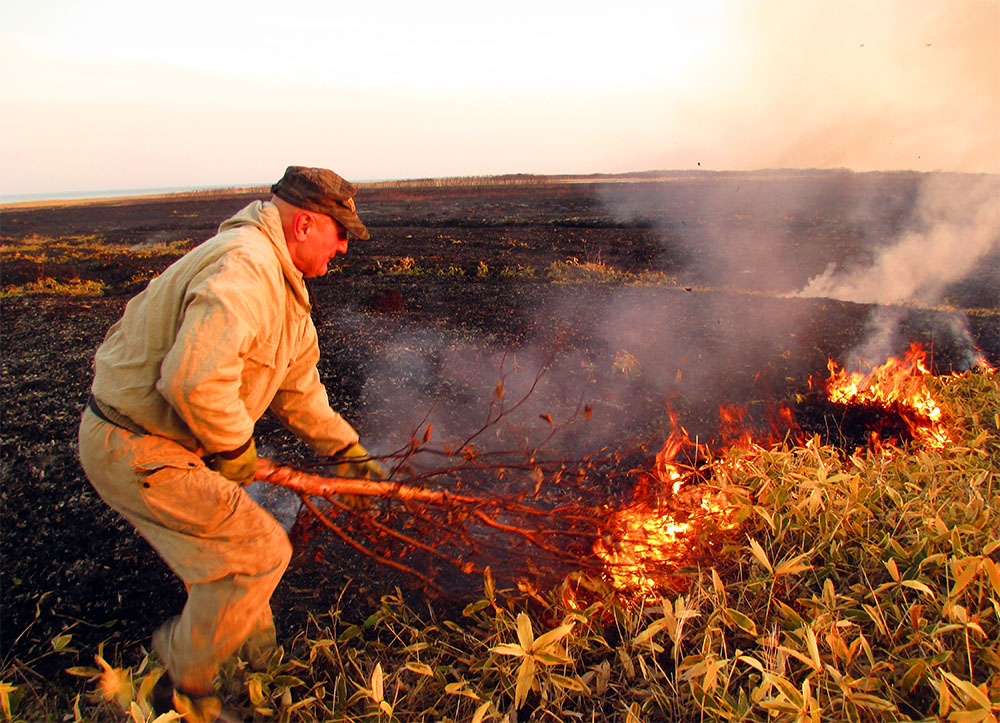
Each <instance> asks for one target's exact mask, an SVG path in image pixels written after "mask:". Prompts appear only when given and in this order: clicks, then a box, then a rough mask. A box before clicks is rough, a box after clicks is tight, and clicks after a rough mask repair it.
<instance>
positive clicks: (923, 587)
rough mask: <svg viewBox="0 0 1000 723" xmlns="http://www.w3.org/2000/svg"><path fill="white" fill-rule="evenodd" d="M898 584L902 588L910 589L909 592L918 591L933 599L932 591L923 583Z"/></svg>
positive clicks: (904, 582) (915, 581) (911, 581)
mask: <svg viewBox="0 0 1000 723" xmlns="http://www.w3.org/2000/svg"><path fill="white" fill-rule="evenodd" d="M900 584H901V585H902V586H903V587H908V588H910V589H911V590H918V591H920V592H922V593H924V594H925V595H927V596H928V597H930V598H932V599H933V597H934V591H933V590H931V589H930V588H929V587H928V586H927V585H925V584H924V583H922V582H920V581H919V580H903V582H901V583H900Z"/></svg>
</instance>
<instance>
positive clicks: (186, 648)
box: [80, 166, 384, 721]
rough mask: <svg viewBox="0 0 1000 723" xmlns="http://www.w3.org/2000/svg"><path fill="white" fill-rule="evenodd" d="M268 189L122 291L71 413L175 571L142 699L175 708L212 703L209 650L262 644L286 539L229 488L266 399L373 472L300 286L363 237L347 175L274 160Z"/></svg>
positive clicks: (218, 659)
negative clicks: (331, 390)
mask: <svg viewBox="0 0 1000 723" xmlns="http://www.w3.org/2000/svg"><path fill="white" fill-rule="evenodd" d="M271 193H272V196H271V199H270V201H269V202H261V201H256V202H254V203H251V204H250V205H249V206H247V207H246V208H244V209H243V210H242V211H240V212H239V213H237V214H236V215H235V216H233V217H232V218H230V219H229V220H227V221H225V222H224V223H223V224H222V225H221V226H220V227H219V232H218V234H217V235H216V236H214V237H213V238H211V239H209V240H208V241H206V242H205V243H203V244H201V245H200V246H198V247H197V248H195V249H193V250H192V251H190V252H189V253H187V254H186V255H185V256H184V257H183V258H181V259H179V260H178V261H176V262H175V263H174V264H172V265H171V266H170V267H169V268H168V269H167V270H166V271H164V272H163V274H161V275H160V276H159V277H157V278H156V279H154V280H153V281H151V282H150V283H149V286H148V287H147V288H146V289H145V290H144V291H143V292H142V293H140V294H139V295H138V296H136V297H135V298H133V299H132V300H131V301H130V302H129V303H128V305H127V306H126V307H125V313H124V315H123V316H122V318H121V319H120V320H119V321H118V322H117V323H115V324H114V325H113V326H112V327H111V329H110V330H109V331H108V334H107V336H106V337H105V339H104V342H103V343H102V344H101V346H100V348H99V349H98V350H97V354H96V357H95V363H94V366H95V374H94V383H93V387H92V391H93V396H92V397H91V400H90V402H89V404H88V407H87V410H86V411H85V412H84V415H83V419H82V421H81V423H80V459H81V462H82V465H83V468H84V470H85V472H86V473H87V477H88V478H89V479H90V481H91V483H92V484H93V486H94V488H95V489H96V490H97V492H98V494H100V496H101V498H102V499H104V501H105V502H107V504H109V505H110V506H111V507H113V508H114V509H116V510H118V511H119V512H120V513H121V514H122V515H123V516H124V517H125V518H126V519H127V520H128V521H129V522H130V523H132V525H134V526H135V528H136V529H137V530H138V531H139V532H140V533H141V534H142V535H143V536H144V537H145V538H146V539H147V540H148V541H149V542H150V544H151V545H152V546H153V547H154V548H155V549H156V551H157V552H158V553H159V554H160V555H161V556H162V557H163V559H164V560H165V561H166V562H167V563H168V564H169V565H170V567H171V568H172V569H173V570H174V572H176V573H177V575H178V576H179V577H180V578H181V579H182V580H183V581H184V584H185V585H186V587H187V590H188V599H187V603H186V604H185V606H184V610H183V612H182V613H181V614H180V615H179V616H177V617H176V618H173V619H172V620H170V621H168V622H167V623H165V624H164V625H163V626H162V627H160V628H159V629H158V630H157V631H156V632H155V633H154V634H153V649H154V651H155V652H156V654H157V655H158V656H159V658H160V659H161V660H162V661H163V663H164V664H165V666H166V669H167V673H168V674H169V677H167V676H166V675H165V676H164V677H163V678H162V679H161V681H160V684H159V685H158V686H157V690H156V695H154V705H155V706H156V707H157V708H158V711H157V712H162V711H163V710H164V709H165V710H169V709H170V708H174V709H176V710H178V711H179V712H181V713H183V714H184V715H185V717H186V718H187V719H188V720H191V721H198V720H214V719H216V718H217V717H218V716H219V714H220V709H221V702H220V701H219V700H218V698H216V697H215V696H214V694H213V680H214V678H215V675H216V673H217V672H218V669H219V667H220V665H221V664H222V662H223V661H225V660H226V659H227V658H228V657H230V656H231V655H233V654H234V653H237V652H238V651H239V652H241V653H242V654H244V655H247V656H250V657H252V656H257V657H258V658H259V657H261V656H263V655H264V654H266V653H267V652H268V651H269V650H270V649H273V647H274V643H275V632H274V623H273V620H272V618H271V610H270V605H269V601H270V598H271V593H272V592H273V591H274V589H275V587H276V586H277V584H278V581H279V580H280V578H281V575H282V573H283V572H284V570H285V567H286V566H287V565H288V561H289V558H290V557H291V545H290V543H289V541H288V537H287V535H286V534H285V532H284V530H283V529H282V528H281V526H280V525H278V523H277V522H276V521H275V520H274V518H273V517H272V516H271V515H270V514H269V513H267V512H266V511H265V510H263V509H262V508H261V507H260V506H258V505H257V504H256V503H255V502H253V500H251V499H250V497H249V496H248V495H247V494H246V492H245V491H244V490H243V489H242V487H243V486H244V485H247V484H249V483H250V482H252V481H253V479H254V472H255V466H256V460H257V452H256V446H255V444H254V439H253V429H254V423H255V422H256V421H257V420H258V419H259V418H260V417H261V416H262V415H263V413H264V411H265V410H266V409H270V410H271V411H272V412H274V413H275V414H276V415H278V417H279V418H280V420H281V421H282V423H283V424H284V425H285V426H286V427H288V429H290V430H291V431H292V432H293V433H294V434H295V435H296V436H297V437H298V438H299V439H301V440H303V441H304V442H305V443H307V444H308V445H309V446H310V447H311V448H312V450H313V451H314V452H315V453H316V454H319V455H336V459H337V461H338V463H340V464H341V466H340V467H339V468H338V473H339V474H341V475H343V476H354V477H378V478H382V477H383V476H384V475H383V473H382V469H381V466H380V465H379V464H378V463H377V462H375V461H373V460H372V459H371V458H370V457H369V455H368V453H367V452H366V451H365V449H364V447H362V446H361V444H359V442H358V435H357V433H356V432H355V431H354V430H353V429H352V428H351V426H350V425H349V424H348V423H347V422H346V421H344V419H343V418H341V416H340V415H339V414H337V413H336V412H335V411H333V409H332V408H331V407H330V404H329V401H328V399H327V394H326V390H325V389H324V387H323V385H322V383H321V382H320V379H319V373H318V371H317V368H316V363H317V361H318V359H319V347H318V342H317V335H316V328H315V326H314V325H313V321H312V318H311V317H310V315H309V312H310V304H309V298H308V293H307V290H306V284H305V277H313V276H319V275H321V274H325V273H326V271H327V268H328V265H329V263H330V262H331V261H332V260H333V259H334V257H335V256H336V255H337V254H343V253H346V252H347V236H348V233H350V234H352V235H353V236H354V237H355V238H357V239H360V240H366V239H368V230H367V229H366V228H365V226H364V224H363V223H362V222H361V219H360V218H358V215H357V213H356V210H355V206H354V199H353V197H354V194H355V188H354V186H353V185H351V184H350V183H348V182H347V181H345V180H344V179H343V178H341V177H340V176H338V175H337V174H335V173H333V172H332V171H329V170H326V169H321V168H304V167H301V166H290V167H289V168H288V169H287V170H286V172H285V175H284V176H283V177H282V178H281V180H280V181H278V182H277V183H276V184H274V186H272V187H271ZM241 646H242V650H241Z"/></svg>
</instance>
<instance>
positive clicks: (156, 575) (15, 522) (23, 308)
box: [0, 172, 1000, 675]
mask: <svg viewBox="0 0 1000 723" xmlns="http://www.w3.org/2000/svg"><path fill="white" fill-rule="evenodd" d="M984 189H985V190H984ZM996 190H997V184H996V179H994V178H982V177H977V178H968V177H944V178H939V177H934V176H927V175H921V174H851V173H847V172H843V173H840V172H828V173H806V172H802V173H794V172H790V173H771V174H692V175H683V176H677V177H673V178H669V179H650V178H640V177H634V178H630V179H627V180H623V179H616V180H615V181H609V180H606V181H602V180H597V179H589V180H586V181H578V182H568V181H562V180H556V179H548V180H540V179H536V180H531V179H519V180H518V182H516V183H515V182H510V183H499V182H487V181H484V182H482V183H478V184H454V185H431V184H422V185H421V184H413V185H408V186H396V187H375V186H370V187H365V188H363V189H362V191H361V193H360V195H359V198H358V206H359V212H360V213H361V215H362V217H363V218H364V219H365V221H366V223H367V224H368V226H369V228H370V230H371V232H372V239H371V240H370V241H369V242H365V243H360V242H358V243H353V245H352V247H351V250H350V252H349V253H348V255H347V256H346V257H344V258H343V259H342V260H341V261H340V263H339V264H338V265H337V266H336V268H334V269H333V270H332V271H331V273H329V274H328V275H327V276H326V277H324V278H322V279H318V280H316V281H315V283H314V286H313V293H314V298H315V302H316V303H315V311H314V314H315V319H316V323H317V326H318V328H319V333H320V345H321V352H322V360H321V367H320V372H321V376H322V377H323V379H324V381H325V383H326V385H327V388H328V390H329V392H330V397H331V402H332V404H333V406H334V407H335V408H336V409H338V410H339V411H341V413H342V414H344V416H345V417H346V418H347V419H348V420H349V421H350V422H351V423H352V424H354V426H355V427H356V428H357V429H358V431H359V432H360V433H361V436H362V440H363V441H364V442H365V444H366V445H367V446H368V447H369V448H370V449H372V450H373V451H374V452H377V453H383V454H384V453H389V452H392V451H394V450H396V449H398V448H399V447H400V446H402V445H404V444H405V443H406V442H407V441H408V440H409V438H410V435H411V434H413V433H414V432H415V431H416V430H417V429H418V428H419V427H420V426H421V425H422V424H427V423H431V424H433V426H434V435H435V438H437V439H441V440H443V441H447V440H449V439H461V438H463V437H464V436H465V435H466V434H468V433H469V431H470V430H473V429H475V428H477V427H478V426H479V425H481V424H482V420H483V418H484V417H485V416H486V413H487V410H488V407H489V404H490V400H491V398H492V395H493V394H494V391H495V388H496V385H497V382H498V381H499V380H500V379H503V380H504V384H505V386H506V388H507V389H508V394H509V395H510V396H511V397H517V396H518V395H519V393H521V392H523V391H524V390H526V389H527V388H528V387H530V386H531V384H532V383H533V381H534V380H535V379H536V378H537V377H538V374H539V372H542V375H541V379H542V383H540V384H538V385H537V387H536V389H535V391H534V392H532V395H531V401H530V403H529V404H526V405H524V406H523V407H522V408H521V410H520V414H521V415H522V416H521V417H520V418H518V419H516V420H513V421H514V423H516V425H517V428H518V431H519V433H522V434H523V435H524V436H525V437H528V438H530V437H532V436H533V435H542V436H544V435H545V434H547V432H546V427H545V424H546V422H545V421H544V420H540V415H542V414H546V415H549V416H550V417H552V418H555V419H556V420H567V421H571V420H574V419H575V418H576V416H577V415H578V411H579V409H580V408H581V407H582V406H583V405H586V406H587V407H589V408H590V409H591V410H592V414H588V415H587V419H586V420H582V419H581V420H579V421H580V423H579V424H572V425H568V426H567V429H568V431H567V433H566V434H565V435H563V436H561V437H560V438H558V439H556V440H554V441H553V442H552V445H553V447H554V450H555V453H557V454H565V455H567V456H573V455H579V454H584V453H587V452H588V451H590V450H592V449H598V448H606V447H615V446H621V447H622V448H623V449H624V448H629V449H634V448H637V447H638V446H639V444H638V442H637V440H639V441H641V440H648V439H655V438H657V436H658V435H659V438H660V439H662V436H663V435H664V434H665V431H669V428H668V426H667V419H666V405H667V404H668V403H669V405H670V407H671V408H672V409H674V410H675V411H676V412H678V414H679V418H680V422H681V423H682V424H684V425H685V426H686V427H687V428H688V430H689V431H690V432H691V434H692V436H693V437H694V436H698V435H700V436H701V437H702V438H706V437H710V436H711V435H712V434H713V431H714V429H715V428H716V426H717V424H718V413H717V410H718V407H719V405H720V404H724V403H726V404H730V403H731V404H742V405H747V406H748V407H749V408H750V410H751V412H752V411H753V410H754V409H757V408H759V407H761V406H762V405H763V404H764V403H765V402H767V401H770V400H783V399H788V398H793V397H794V395H795V394H796V392H800V391H802V390H804V389H805V388H807V381H808V379H809V377H810V376H812V375H816V374H822V373H823V372H824V371H825V369H826V364H827V360H828V359H830V358H832V359H834V360H837V361H838V362H840V363H842V364H854V365H857V364H858V363H859V361H858V360H859V359H861V360H864V361H867V362H869V363H871V364H878V363H880V362H882V361H884V359H885V357H886V356H887V355H900V354H902V352H903V351H904V350H905V349H906V347H907V346H908V344H909V343H910V342H911V341H917V342H921V343H922V344H924V345H925V347H926V348H927V349H928V350H929V351H930V353H931V357H932V363H933V365H934V371H935V372H937V373H948V372H950V371H952V370H962V369H965V368H966V367H967V366H968V365H969V364H970V362H971V360H972V359H973V358H974V357H975V356H976V354H977V352H976V351H975V348H978V349H979V350H980V352H979V353H981V354H982V355H983V356H985V358H986V359H987V360H988V361H989V362H990V363H991V364H992V365H994V366H997V365H998V364H1000V279H998V269H1000V251H998V243H997V230H998V229H997V224H996V221H995V218H994V217H992V216H989V214H984V213H981V208H980V205H978V204H975V203H973V201H975V200H976V199H979V198H982V197H985V198H986V199H991V200H992V201H993V205H995V200H996V197H997V196H996ZM258 197H259V196H258V195H257V194H252V193H251V194H230V195H225V194H222V195H218V196H213V197H211V198H205V197H183V198H180V197H179V198H162V199H145V200H135V199H134V200H122V201H116V202H113V203H98V202H95V203H89V204H77V205H65V206H60V207H48V208H42V207H39V208H13V207H12V208H7V209H3V210H2V211H0V213H2V216H0V235H2V240H3V244H4V253H3V259H2V280H0V284H2V286H3V287H4V289H5V290H7V292H8V293H7V294H6V295H5V296H4V298H3V300H2V305H3V308H2V313H3V316H2V349H3V352H2V353H3V357H2V363H3V369H2V380H0V385H2V386H0V389H2V397H3V409H2V424H0V441H2V459H0V465H2V466H0V473H2V483H3V489H2V512H0V514H2V529H0V534H2V544H3V570H2V595H3V599H2V620H0V650H2V653H0V654H2V656H3V658H4V660H5V662H6V661H10V660H13V659H20V660H22V661H24V662H29V661H32V660H34V659H38V661H37V663H35V664H34V666H33V667H34V669H35V670H38V671H39V672H40V673H41V674H46V675H60V674H61V673H60V671H62V670H63V669H65V668H67V667H69V666H72V665H76V664H78V663H80V662H83V663H87V662H89V661H90V660H91V659H92V656H93V653H94V651H95V649H96V646H97V644H98V643H100V642H102V641H109V643H108V645H109V646H111V647H115V648H116V649H117V651H118V652H119V653H120V654H121V655H122V656H123V657H124V658H125V659H130V658H131V659H132V660H134V659H135V658H136V657H138V655H139V650H138V644H140V643H141V644H144V645H145V644H147V640H146V638H147V636H148V634H149V632H150V631H151V630H152V629H153V628H154V627H155V626H156V625H158V624H159V622H160V621H161V620H162V619H164V618H165V617H167V616H169V615H171V614H174V613H175V612H176V611H177V610H179V608H180V606H181V605H182V604H183V599H184V590H183V587H182V585H181V584H180V583H179V582H178V581H177V580H176V579H175V578H174V577H173V576H172V574H171V573H170V571H169V570H168V569H167V568H166V567H165V566H164V565H163V563H161V562H160V560H159V558H158V557H157V556H156V555H155V554H154V553H153V552H152V551H151V550H150V548H149V547H148V545H146V543H145V542H144V541H143V540H142V539H141V538H139V537H138V536H137V535H135V534H134V533H133V531H132V530H131V528H130V527H129V526H128V525H127V524H126V523H123V522H122V521H121V520H120V519H119V518H118V517H117V515H116V514H115V513H113V512H112V511H110V510H109V509H107V508H106V507H105V506H104V505H103V503H102V502H101V501H100V500H99V499H98V498H97V496H96V495H95V494H94V493H93V491H92V490H91V488H90V486H89V484H88V483H87V481H86V479H85V478H84V476H83V474H82V471H81V470H80V468H79V464H78V462H77V458H76V450H75V445H76V441H75V440H76V427H77V424H78V421H79V415H80V413H81V410H82V408H83V405H84V404H85V402H86V399H87V395H88V392H89V385H90V360H91V357H92V355H93V353H94V350H95V349H96V347H97V345H98V344H99V343H100V341H101V339H102V338H103V335H104V333H105V331H106V330H107V328H108V327H109V326H110V325H111V324H112V323H113V322H114V321H115V320H116V319H117V318H118V316H119V315H120V314H121V311H122V309H123V308H124V306H125V303H126V302H127V301H128V299H129V298H130V296H131V295H133V294H134V293H136V292H138V291H139V290H141V288H142V287H143V286H144V284H145V283H146V282H147V281H148V279H149V278H151V277H152V276H153V275H155V274H156V273H158V272H159V271H161V270H162V269H163V268H165V267H166V265H168V264H169V263H170V262H171V261H172V260H173V259H175V258H177V257H178V256H179V255H180V254H181V253H183V251H184V249H186V248H190V247H191V246H194V245H196V244H197V243H199V242H200V241H202V240H204V239H205V238H207V237H208V236H210V235H211V234H212V233H213V232H214V230H215V228H216V227H217V226H218V224H219V223H220V222H221V221H222V220H224V219H225V218H226V217H227V216H229V215H230V214H232V213H233V212H235V211H237V210H239V209H240V208H241V207H242V206H243V205H245V204H246V203H248V202H249V201H250V200H253V199H254V198H258ZM955 199H958V200H955ZM953 200H954V202H952V201H953ZM956 209H957V211H956ZM949 210H950V211H951V212H950V211H949ZM928 258H930V259H931V260H932V263H927V262H928ZM817 278H821V279H827V280H829V281H830V283H828V284H826V285H825V286H823V285H822V284H819V282H813V285H812V286H810V281H811V280H813V279H817ZM897 280H905V281H906V283H905V284H901V285H900V286H899V289H898V290H897V289H896V288H895V282H896V281H897ZM43 281H45V282H51V283H50V285H49V286H48V287H46V286H45V284H43V283H41V282H43ZM87 282H93V283H94V284H95V286H93V287H87V286H86V283H87ZM97 285H101V286H97ZM821 286H822V288H826V289H830V290H831V292H830V294H829V295H834V294H833V292H834V291H835V292H836V293H835V295H836V296H837V297H838V298H828V296H824V295H820V294H818V295H816V296H813V295H811V294H810V295H800V294H798V292H799V291H801V290H803V289H806V288H807V287H809V288H812V289H817V288H820V287H821ZM46 288H49V292H48V293H31V294H26V295H16V294H15V293H14V292H15V291H16V290H18V289H20V290H35V291H43V292H44V291H45V289H46ZM87 288H90V289H91V290H94V289H97V290H99V291H100V293H89V294H80V295H75V294H71V293H70V291H72V290H81V289H83V290H86V289H87ZM873 289H874V290H875V291H873ZM879 292H882V293H884V294H886V296H885V297H884V298H881V299H880V298H878V296H877V293H879ZM873 294H875V295H874V296H873ZM885 301H891V302H892V303H888V304H887V303H882V302H885ZM256 437H257V440H258V445H259V446H260V448H261V450H262V453H264V454H267V455H269V456H273V457H275V458H278V459H283V460H287V461H295V460H297V459H301V458H302V457H303V456H304V454H305V448H304V447H302V446H300V445H299V444H298V443H297V442H296V441H295V440H294V439H292V438H290V437H289V435H288V434H287V433H285V432H284V431H283V430H281V429H280V427H278V426H277V425H276V424H275V422H274V421H273V420H271V419H269V418H265V419H263V420H262V421H261V423H260V424H259V425H258V429H257V432H256ZM262 485H263V483H256V484H255V485H254V486H253V487H252V488H251V489H254V488H258V487H261V486H262ZM257 493H258V494H263V491H261V490H258V491H257ZM267 504H269V505H273V506H274V509H275V511H276V512H277V513H278V514H279V515H282V516H283V517H287V521H288V523H289V524H291V522H292V521H293V520H294V510H295V508H294V505H290V501H289V499H288V498H287V496H284V497H281V498H280V499H276V500H269V501H268V502H267ZM395 585H400V586H404V587H411V583H410V581H409V580H408V579H406V578H405V576H401V575H400V574H399V573H397V572H391V571H388V570H387V569H385V568H382V567H380V566H378V565H376V564H375V563H374V562H372V561H371V560H369V559H367V558H365V557H364V556H362V555H360V554H359V553H357V552H356V551H354V550H351V549H350V548H348V547H346V546H345V545H344V544H343V543H341V542H339V541H337V540H335V539H333V538H329V539H327V538H324V537H323V536H322V535H320V536H314V537H311V538H310V539H309V540H308V542H306V541H304V540H302V541H301V543H300V544H299V546H298V554H297V556H296V558H295V560H294V561H293V564H292V567H291V568H290V570H289V572H288V574H287V575H286V578H285V580H284V581H283V582H282V584H281V586H280V587H279V589H278V591H277V593H276V595H275V598H274V601H273V605H274V609H275V614H276V617H277V618H278V621H279V636H280V635H282V634H291V633H292V632H293V630H294V627H295V625H296V624H298V622H299V621H301V620H302V619H303V617H304V616H305V614H306V613H308V612H324V611H326V610H327V609H329V608H330V607H331V606H332V605H336V604H338V602H339V604H340V606H341V609H342V610H343V611H344V612H343V614H344V617H345V618H346V619H363V618H364V617H366V616H367V615H368V612H369V610H370V607H371V606H372V605H373V604H375V603H376V602H377V600H378V598H379V596H380V595H381V594H382V593H383V592H384V591H385V590H387V589H391V588H392V587H393V586H395ZM414 594H418V593H417V592H414ZM61 634H71V635H72V636H73V637H72V640H71V641H70V642H69V643H68V644H67V645H65V647H62V648H61V649H60V650H59V651H55V650H54V647H53V642H52V641H53V639H55V638H56V636H59V635H61Z"/></svg>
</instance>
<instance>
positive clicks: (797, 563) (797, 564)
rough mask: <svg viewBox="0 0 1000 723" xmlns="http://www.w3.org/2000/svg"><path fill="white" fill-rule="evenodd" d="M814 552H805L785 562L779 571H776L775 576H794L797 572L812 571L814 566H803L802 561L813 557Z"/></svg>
mask: <svg viewBox="0 0 1000 723" xmlns="http://www.w3.org/2000/svg"><path fill="white" fill-rule="evenodd" d="M811 554H812V552H804V553H802V554H801V555H796V556H795V557H793V558H792V559H790V560H785V561H784V562H782V563H781V564H780V565H778V567H777V569H775V571H774V574H775V576H777V575H793V574H795V573H797V572H803V571H805V570H811V569H812V565H803V564H802V560H804V559H805V558H806V557H808V556H809V555H811Z"/></svg>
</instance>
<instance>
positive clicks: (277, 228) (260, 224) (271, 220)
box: [219, 201, 311, 309]
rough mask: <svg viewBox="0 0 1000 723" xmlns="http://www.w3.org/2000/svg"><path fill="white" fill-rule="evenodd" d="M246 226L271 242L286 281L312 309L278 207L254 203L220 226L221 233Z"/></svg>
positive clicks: (297, 295) (303, 279)
mask: <svg viewBox="0 0 1000 723" xmlns="http://www.w3.org/2000/svg"><path fill="white" fill-rule="evenodd" d="M246 226H252V227H254V228H257V229H258V230H260V232H261V233H263V234H264V236H266V237H267V239H268V240H269V241H270V242H271V246H272V248H273V250H274V255H275V256H276V257H277V258H278V261H279V262H280V263H281V271H282V273H283V274H284V277H285V281H286V282H287V283H288V285H289V286H290V287H292V290H293V291H294V292H295V295H296V297H297V298H298V300H299V301H300V302H301V303H302V304H303V305H304V306H305V307H306V308H307V309H309V308H311V305H310V303H309V292H308V290H307V289H306V282H305V277H304V276H303V275H302V272H301V271H299V270H298V269H297V268H295V264H293V263H292V257H291V254H289V253H288V244H287V243H286V242H285V232H284V231H283V230H282V229H281V214H280V213H279V212H278V207H277V206H275V205H274V204H273V203H267V202H265V201H254V202H253V203H251V204H250V205H249V206H246V207H245V208H243V209H242V210H241V211H239V213H237V214H236V215H234V216H232V217H231V218H228V219H226V220H225V221H223V222H222V224H221V225H220V226H219V233H223V232H225V231H231V230H233V229H239V228H244V227H246Z"/></svg>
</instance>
